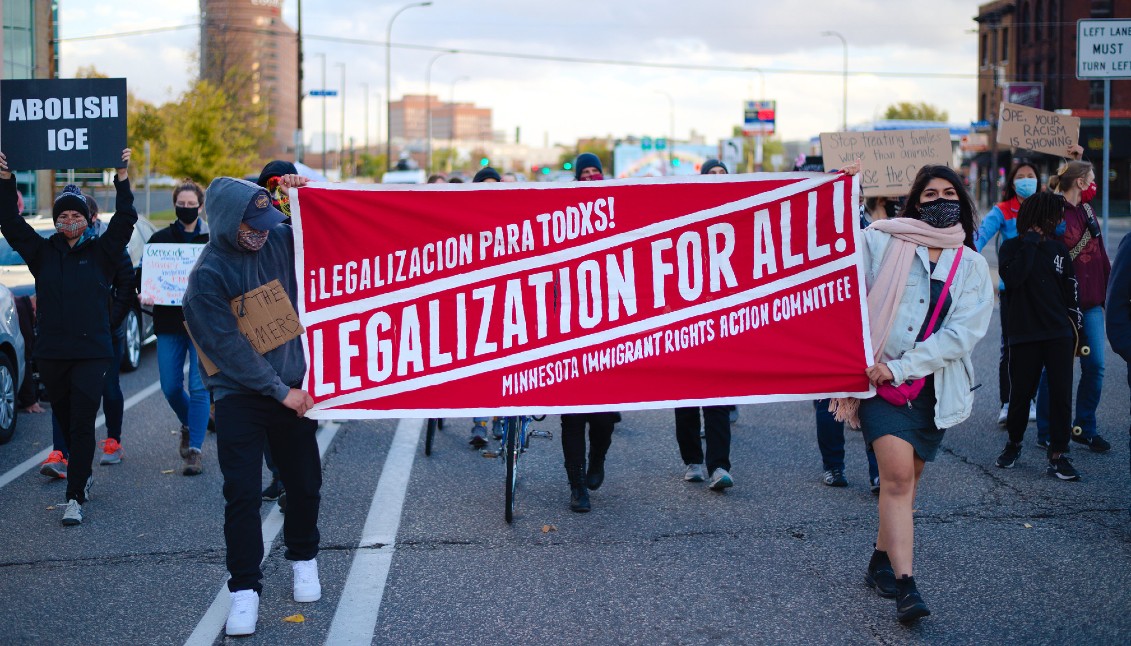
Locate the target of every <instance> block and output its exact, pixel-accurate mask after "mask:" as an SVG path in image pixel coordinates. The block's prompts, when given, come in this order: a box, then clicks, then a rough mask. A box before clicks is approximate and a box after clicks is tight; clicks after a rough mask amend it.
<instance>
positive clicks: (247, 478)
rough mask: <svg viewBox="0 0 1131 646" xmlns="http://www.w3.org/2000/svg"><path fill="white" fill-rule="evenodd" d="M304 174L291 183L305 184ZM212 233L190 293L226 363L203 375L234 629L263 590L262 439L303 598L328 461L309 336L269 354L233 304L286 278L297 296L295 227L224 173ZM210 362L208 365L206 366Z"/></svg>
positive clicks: (312, 594)
mask: <svg viewBox="0 0 1131 646" xmlns="http://www.w3.org/2000/svg"><path fill="white" fill-rule="evenodd" d="M305 183H306V182H305V180H304V179H302V178H301V177H298V176H297V175H288V176H286V177H284V178H283V179H282V181H281V184H283V185H284V187H285V188H290V187H296V186H302V185H303V184H305ZM206 201H207V203H208V205H209V214H210V219H211V223H212V230H211V237H210V238H209V240H208V244H207V246H206V247H205V249H204V251H203V252H201V254H200V258H199V259H198V260H197V263H196V266H195V267H194V268H193V271H192V274H190V276H189V281H188V289H187V290H186V292H185V296H184V313H185V321H186V322H187V324H188V327H189V332H190V333H191V334H192V337H193V340H194V341H195V342H196V344H197V347H199V349H200V351H201V354H202V355H203V356H204V357H207V358H208V359H210V360H211V361H212V362H213V363H215V365H216V367H217V368H218V369H219V372H217V373H216V374H214V375H206V376H205V377H204V385H205V386H207V387H208V389H209V390H210V391H211V393H212V397H213V399H214V400H215V401H216V445H217V457H218V458H219V462H220V471H221V473H223V475H224V500H225V506H224V541H225V545H226V547H227V565H228V571H229V573H230V574H231V579H230V580H229V581H228V590H229V592H230V593H231V609H230V610H229V613H228V620H227V626H226V632H227V634H228V635H250V634H252V633H254V632H255V624H256V621H257V619H258V616H259V593H260V591H261V590H262V587H263V586H262V579H263V572H262V570H261V569H260V562H261V561H262V560H263V534H262V529H261V525H260V515H259V511H260V505H261V504H262V501H261V499H260V490H259V488H260V484H261V477H262V466H261V465H262V464H263V445H264V442H265V441H266V442H267V443H268V444H269V445H270V447H271V452H272V453H273V454H274V456H275V460H276V464H277V465H278V467H279V471H280V474H281V476H282V479H283V484H284V485H285V486H286V489H287V492H288V497H289V500H288V506H287V514H286V516H285V519H284V521H283V542H284V543H285V544H286V552H285V553H284V556H285V557H286V558H287V560H289V561H292V565H293V569H294V599H295V601H299V602H310V601H317V600H318V599H319V598H320V597H321V595H322V588H321V585H320V584H319V582H318V564H317V561H316V560H315V557H316V556H317V554H318V542H319V534H318V506H319V501H320V493H319V491H320V489H321V486H322V465H321V461H320V460H319V457H318V444H317V442H316V441H315V430H316V427H317V424H316V423H315V422H314V420H311V419H307V418H306V417H304V415H305V414H306V412H307V411H308V410H310V407H311V406H312V405H313V404H314V402H313V400H312V399H311V397H310V395H309V394H308V393H307V392H306V391H304V390H302V389H301V386H302V381H303V377H304V376H305V374H306V359H305V357H304V356H303V350H302V340H301V337H296V338H294V339H291V340H290V341H288V342H286V343H284V344H283V345H281V346H279V347H278V348H275V349H274V350H271V351H269V352H267V353H266V354H263V355H260V354H259V353H258V352H256V350H255V348H254V347H253V346H252V345H251V342H250V341H248V339H247V338H246V337H244V335H243V334H241V333H240V331H239V327H238V325H237V318H236V317H237V315H242V313H241V310H239V309H237V310H236V312H235V313H233V311H232V307H231V305H230V303H231V302H233V300H235V299H238V298H239V297H240V296H241V295H243V294H246V293H247V292H249V291H251V290H253V289H255V288H257V287H260V286H262V285H265V284H267V283H269V282H271V281H272V280H278V281H279V282H280V283H281V284H282V286H283V288H284V290H286V293H287V296H288V297H289V298H290V299H291V302H292V303H294V302H297V285H296V282H295V274H294V254H295V248H294V234H293V232H292V230H291V227H290V226H288V225H286V224H283V220H284V219H285V216H284V215H283V214H282V213H281V212H280V211H279V210H278V209H276V208H275V207H274V205H272V203H271V199H270V197H269V196H268V194H267V191H266V190H265V189H263V188H262V187H259V186H257V185H255V184H252V183H251V182H247V181H244V180H240V179H234V178H230V177H220V178H217V179H216V180H214V181H213V182H212V184H211V185H210V186H209V187H208V192H207V195H206ZM202 372H204V371H202Z"/></svg>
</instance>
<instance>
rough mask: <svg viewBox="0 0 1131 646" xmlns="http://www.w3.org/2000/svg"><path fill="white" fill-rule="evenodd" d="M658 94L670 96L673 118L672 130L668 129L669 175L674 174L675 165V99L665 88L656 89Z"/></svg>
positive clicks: (669, 109) (670, 111) (669, 112)
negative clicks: (673, 163) (673, 162)
mask: <svg viewBox="0 0 1131 646" xmlns="http://www.w3.org/2000/svg"><path fill="white" fill-rule="evenodd" d="M656 94H663V95H664V96H666V97H668V116H669V117H670V118H671V123H670V126H669V127H670V130H669V131H668V172H667V174H668V175H674V174H675V173H674V170H675V167H674V166H672V155H673V154H674V152H673V150H672V149H673V148H674V147H675V99H673V98H672V95H670V94H668V93H667V92H666V91H664V90H656Z"/></svg>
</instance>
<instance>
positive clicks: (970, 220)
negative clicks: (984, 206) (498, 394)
mask: <svg viewBox="0 0 1131 646" xmlns="http://www.w3.org/2000/svg"><path fill="white" fill-rule="evenodd" d="M932 179H945V180H946V181H948V182H950V184H951V186H953V187H954V190H955V192H956V193H958V205H959V208H960V213H959V216H958V221H959V222H960V223H961V224H962V230H963V231H965V232H966V240H965V241H964V244H965V245H966V246H967V247H970V248H971V249H973V248H974V229H975V228H976V227H975V226H974V198H972V197H970V192H969V191H967V190H966V187H965V186H964V185H963V183H962V178H961V177H959V176H958V173H956V172H954V169H952V168H951V167H949V166H942V165H934V166H923V167H922V168H920V169H919V172H918V174H916V175H915V181H914V182H912V184H911V193H910V194H908V196H907V201H906V202H904V203H903V211H902V212H901V213H900V214H899V217H903V218H914V219H916V220H918V219H920V218H919V198H920V197H922V196H923V191H924V189H926V188H927V184H928V183H930V181H931V180H932Z"/></svg>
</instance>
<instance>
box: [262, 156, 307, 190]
mask: <svg viewBox="0 0 1131 646" xmlns="http://www.w3.org/2000/svg"><path fill="white" fill-rule="evenodd" d="M283 175H298V169H297V168H295V165H294V164H292V163H291V162H289V161H283V160H281V159H276V160H275V161H271V162H267V165H266V166H264V167H263V172H261V173H259V181H257V182H256V184H259V185H260V186H262V187H263V188H267V181H268V180H269V179H271V178H272V177H282V176H283Z"/></svg>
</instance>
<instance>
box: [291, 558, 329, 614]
mask: <svg viewBox="0 0 1131 646" xmlns="http://www.w3.org/2000/svg"><path fill="white" fill-rule="evenodd" d="M291 568H292V569H293V570H294V575H295V584H294V588H295V589H294V596H295V601H298V602H299V603H310V602H312V601H318V600H319V599H321V598H322V584H321V583H319V582H318V559H310V560H309V561H295V562H293V563H292V564H291Z"/></svg>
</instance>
